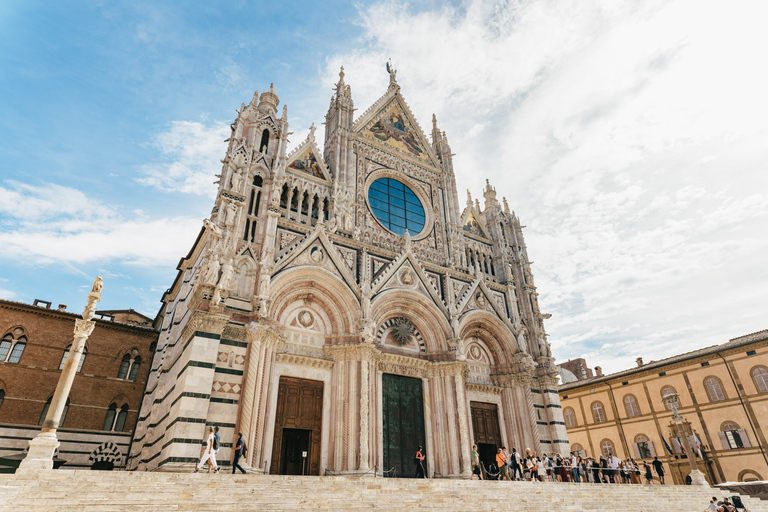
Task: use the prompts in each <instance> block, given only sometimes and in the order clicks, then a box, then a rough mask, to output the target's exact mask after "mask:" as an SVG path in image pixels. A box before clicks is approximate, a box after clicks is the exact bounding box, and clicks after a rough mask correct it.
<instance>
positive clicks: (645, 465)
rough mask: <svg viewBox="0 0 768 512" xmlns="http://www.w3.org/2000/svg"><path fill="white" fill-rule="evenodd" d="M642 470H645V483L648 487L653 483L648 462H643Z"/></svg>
mask: <svg viewBox="0 0 768 512" xmlns="http://www.w3.org/2000/svg"><path fill="white" fill-rule="evenodd" d="M643 469H644V470H645V483H647V484H648V485H650V484H652V483H653V473H652V472H651V465H650V464H648V461H643Z"/></svg>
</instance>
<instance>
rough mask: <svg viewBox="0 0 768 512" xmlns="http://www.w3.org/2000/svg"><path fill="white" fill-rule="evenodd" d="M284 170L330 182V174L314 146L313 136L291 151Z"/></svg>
mask: <svg viewBox="0 0 768 512" xmlns="http://www.w3.org/2000/svg"><path fill="white" fill-rule="evenodd" d="M310 135H311V134H310ZM285 168H286V170H287V171H289V172H292V173H293V174H297V175H299V176H302V175H309V176H312V177H313V178H317V179H319V180H324V181H328V182H330V181H331V173H330V172H328V168H327V167H326V166H325V162H323V158H322V157H321V156H320V150H319V149H318V148H317V146H316V145H315V139H314V136H311V137H307V140H305V141H304V142H302V143H301V144H300V145H299V147H297V148H296V149H294V150H293V151H291V153H290V154H289V155H288V160H287V163H286V166H285Z"/></svg>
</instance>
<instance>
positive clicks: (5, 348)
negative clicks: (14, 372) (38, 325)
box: [0, 327, 27, 364]
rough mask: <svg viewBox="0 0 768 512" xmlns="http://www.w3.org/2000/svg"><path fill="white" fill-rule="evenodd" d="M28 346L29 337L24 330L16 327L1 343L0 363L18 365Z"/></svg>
mask: <svg viewBox="0 0 768 512" xmlns="http://www.w3.org/2000/svg"><path fill="white" fill-rule="evenodd" d="M26 346H27V337H26V336H25V335H24V329H23V328H21V327H16V328H15V329H14V330H13V331H12V332H9V333H6V334H5V336H3V339H2V341H0V362H3V361H5V362H7V363H11V364H17V363H18V362H19V361H20V360H21V355H22V354H23V353H24V348H25V347H26Z"/></svg>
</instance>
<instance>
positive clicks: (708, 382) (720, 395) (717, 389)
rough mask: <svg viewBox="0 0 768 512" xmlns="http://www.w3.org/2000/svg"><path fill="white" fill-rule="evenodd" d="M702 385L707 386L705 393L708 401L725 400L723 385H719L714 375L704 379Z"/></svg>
mask: <svg viewBox="0 0 768 512" xmlns="http://www.w3.org/2000/svg"><path fill="white" fill-rule="evenodd" d="M704 386H705V387H706V388H707V394H708V395H709V401H710V402H720V401H722V400H725V393H724V392H723V387H722V386H721V385H720V381H719V380H717V379H716V378H714V377H709V378H708V379H704Z"/></svg>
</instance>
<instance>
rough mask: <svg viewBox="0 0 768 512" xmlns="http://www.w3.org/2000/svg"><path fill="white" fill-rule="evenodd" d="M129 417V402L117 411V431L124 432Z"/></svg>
mask: <svg viewBox="0 0 768 512" xmlns="http://www.w3.org/2000/svg"><path fill="white" fill-rule="evenodd" d="M127 418H128V404H123V406H122V407H121V408H120V412H118V413H117V419H116V420H115V429H114V430H115V432H122V431H123V430H124V429H125V420H126V419H127Z"/></svg>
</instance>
